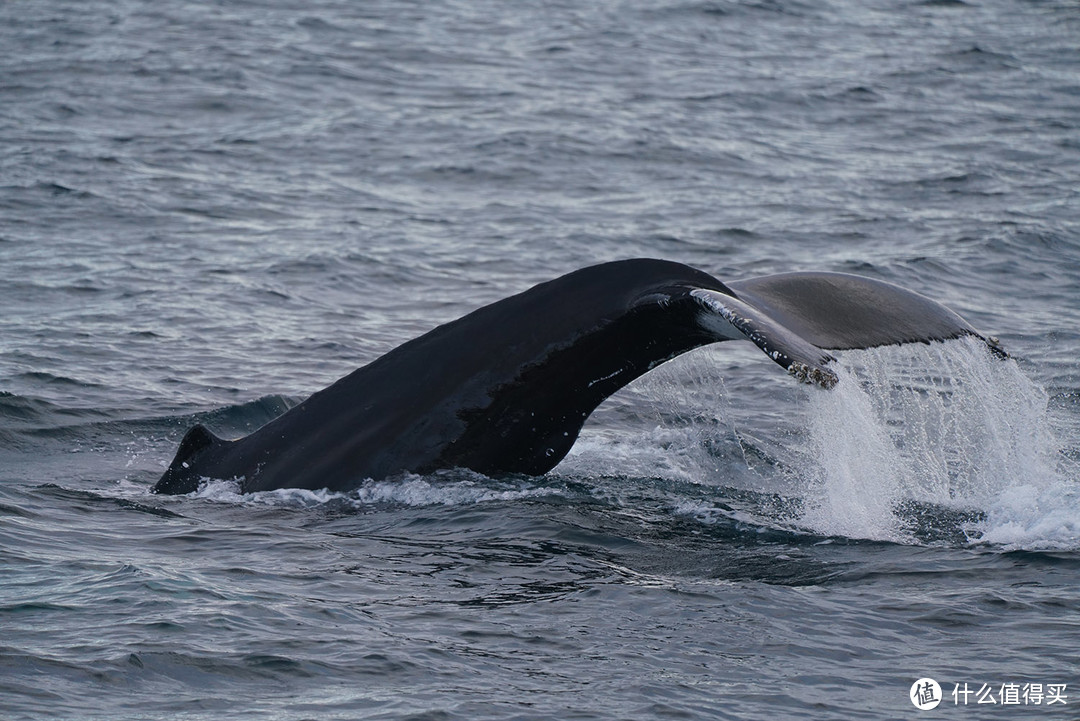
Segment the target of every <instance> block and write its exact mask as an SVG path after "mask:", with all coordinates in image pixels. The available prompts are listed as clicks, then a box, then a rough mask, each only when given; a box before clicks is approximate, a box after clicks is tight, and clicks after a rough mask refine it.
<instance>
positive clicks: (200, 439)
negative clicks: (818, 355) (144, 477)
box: [154, 423, 228, 493]
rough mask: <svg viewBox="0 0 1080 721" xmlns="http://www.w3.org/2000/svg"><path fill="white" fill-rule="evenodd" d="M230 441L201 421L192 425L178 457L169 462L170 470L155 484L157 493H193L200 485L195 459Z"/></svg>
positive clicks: (178, 450)
mask: <svg viewBox="0 0 1080 721" xmlns="http://www.w3.org/2000/svg"><path fill="white" fill-rule="evenodd" d="M226 443H228V441H225V440H222V439H221V438H218V437H217V436H215V435H214V434H213V433H211V432H210V431H209V430H208V429H207V428H206V426H204V425H202V424H201V423H200V424H198V425H195V426H192V428H191V430H189V431H188V432H187V433H186V434H184V439H183V440H182V441H180V447H179V448H177V449H176V457H175V458H173V461H172V463H170V464H169V468H168V470H166V471H165V474H164V475H163V476H162V477H161V480H160V481H158V482H157V485H155V486H154V492H155V493H191V492H192V491H194V490H196V489H197V488H198V485H199V478H200V474H199V473H197V472H196V471H195V470H194V468H193V466H194V464H195V460H196V459H197V458H198V457H199V456H200V455H202V454H203V453H205V452H206V451H207V450H209V449H212V448H216V447H219V446H222V445H224V444H226Z"/></svg>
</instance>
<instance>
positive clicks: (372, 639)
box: [0, 0, 1080, 721]
mask: <svg viewBox="0 0 1080 721" xmlns="http://www.w3.org/2000/svg"><path fill="white" fill-rule="evenodd" d="M631 257H655V258H665V259H669V260H675V261H680V262H683V263H687V264H690V265H693V266H695V267H697V268H701V269H702V270H705V271H707V272H710V273H712V274H714V275H716V276H717V277H718V278H720V279H722V280H723V279H738V278H744V277H749V276H754V275H762V274H768V273H775V272H784V271H792V270H832V271H844V272H853V273H859V274H863V275H866V276H869V277H872V278H879V279H884V280H888V281H892V282H895V283H899V284H901V285H903V286H905V287H908V288H911V289H913V290H916V291H918V292H920V293H923V294H925V295H927V296H930V297H932V298H934V299H937V300H938V301H941V302H942V303H945V304H946V305H948V306H949V307H951V308H953V309H954V310H956V311H957V312H958V313H960V314H961V315H963V316H964V317H965V318H966V319H967V320H968V321H969V322H971V323H972V324H973V325H974V326H975V327H977V328H979V329H980V330H981V331H983V332H985V333H987V334H992V335H995V336H997V337H999V338H1000V339H1001V342H1002V344H1003V345H1004V347H1005V348H1007V349H1008V351H1009V352H1010V353H1011V355H1012V359H1011V360H1008V361H1005V362H1001V361H997V360H994V359H992V358H990V357H989V355H988V354H987V353H986V352H985V350H984V349H982V348H980V347H979V346H978V344H974V343H967V342H949V343H944V344H933V345H930V346H922V345H920V346H909V347H900V348H887V349H877V350H870V351H858V352H848V353H843V354H841V356H840V360H839V365H838V372H839V373H840V375H841V383H840V384H839V385H838V386H837V388H836V389H835V390H834V391H831V392H825V391H818V390H814V389H810V388H807V387H804V386H800V385H798V384H797V383H795V382H793V381H792V379H791V378H789V377H787V376H786V375H785V374H784V373H783V371H782V370H781V369H780V368H778V367H777V366H776V365H775V364H773V363H771V362H770V361H769V360H768V358H766V357H765V356H764V355H762V354H761V353H760V352H759V351H758V350H757V349H756V348H754V347H753V346H752V345H750V344H748V343H735V342H731V343H723V344H719V345H716V346H712V347H708V348H703V349H700V350H698V351H695V352H693V353H691V354H688V355H687V356H684V357H682V358H680V359H677V360H675V361H672V362H671V363H669V364H666V365H664V366H662V367H660V368H658V369H657V370H655V371H654V372H652V373H650V374H648V375H647V376H645V377H643V378H642V379H640V380H639V381H638V382H635V383H634V384H633V385H632V386H630V387H628V388H626V389H624V390H623V391H621V392H620V393H618V394H616V395H615V396H613V397H612V398H611V399H609V401H607V402H606V403H605V404H604V405H603V406H601V408H599V409H598V410H597V412H596V413H595V414H594V416H593V417H592V419H591V420H590V421H589V423H588V424H587V426H586V428H585V430H584V432H583V433H582V436H581V438H580V440H579V441H578V443H577V445H576V446H575V448H574V450H573V452H572V453H571V455H570V456H569V457H567V458H566V460H565V461H563V462H562V463H561V464H560V465H559V466H558V467H557V468H556V469H555V470H554V471H553V472H551V473H549V474H547V475H546V476H543V477H539V478H523V477H510V478H487V477H484V476H480V475H477V474H475V473H469V472H463V471H446V472H441V473H438V474H434V475H431V476H406V477H403V478H397V479H374V480H368V481H366V482H364V483H363V484H362V485H361V486H360V488H359V489H358V490H356V491H355V492H352V493H348V494H330V493H311V492H301V491H277V492H270V493H260V494H253V495H241V494H239V493H237V489H236V487H235V486H234V485H232V484H230V483H227V482H221V481H214V482H210V483H208V484H207V485H206V486H205V487H203V488H202V489H201V490H200V491H198V492H197V493H195V494H192V495H189V496H179V497H161V496H156V495H153V494H151V493H150V492H149V489H150V488H151V486H152V485H153V484H154V482H155V481H156V480H157V478H158V477H159V476H160V475H161V473H162V471H163V470H164V468H165V466H166V465H167V464H168V463H169V461H170V460H171V459H172V457H173V454H174V453H175V451H176V446H177V443H178V441H179V439H180V437H181V436H182V435H183V433H184V432H185V430H186V429H187V428H189V427H190V426H192V425H193V424H195V423H205V424H207V425H208V426H209V427H211V428H212V429H214V430H215V431H216V432H218V433H219V434H221V435H225V436H239V435H242V434H244V433H247V432H249V431H250V430H253V429H254V428H257V427H258V426H260V425H261V424H263V423H265V422H266V421H268V420H269V419H271V418H273V417H274V416H276V415H277V414H279V413H281V412H283V411H284V410H285V409H287V408H288V407H290V406H291V405H293V404H295V403H296V402H298V401H300V400H302V399H303V398H305V397H306V396H307V395H309V394H310V393H312V392H314V391H316V390H318V389H321V388H323V387H325V386H326V385H328V384H329V383H331V382H332V381H334V380H336V379H337V378H339V377H341V376H343V375H345V374H347V373H349V372H351V371H352V370H353V369H355V368H357V367H359V366H361V365H363V364H365V363H367V362H369V361H371V360H373V359H375V358H377V357H378V356H380V355H381V354H382V353H384V352H386V351H388V350H389V349H391V348H393V347H395V346H397V345H398V344H400V343H402V342H405V341H407V340H409V339H411V338H413V337H415V336H416V335H418V334H420V333H422V332H424V331H426V330H429V329H431V328H433V327H435V326H437V325H439V324H440V323H444V322H446V321H449V320H452V319H454V318H456V317H459V316H460V315H462V314H464V313H466V312H468V311H470V310H472V309H474V308H477V307H479V306H481V305H484V304H486V303H489V302H492V301H495V300H497V299H499V298H502V297H505V296H507V295H510V294H512V293H515V292H518V291H521V290H524V289H526V288H528V287H530V286H531V285H533V284H535V283H537V282H540V281H543V280H547V279H550V278H553V277H556V276H558V275H561V274H563V273H566V272H569V271H571V270H574V269H577V268H580V267H583V266H585V265H589V264H593V263H599V262H604V261H609V260H615V259H620V258H631ZM1078 353H1080V6H1078V5H1077V3H1076V2H1073V1H1072V0H1047V1H1040V0H919V1H913V0H902V1H899V2H893V1H890V2H885V1H884V0H870V1H869V2H863V1H856V0H823V1H820V2H804V1H799V0H759V1H751V0H652V1H650V2H644V1H641V0H626V1H600V2H566V1H565V0H551V1H547V2H543V3H509V2H490V1H489V0H468V1H466V0H427V1H425V2H409V1H405V0H393V1H388V0H365V1H364V2H349V1H348V0H314V1H311V2H299V1H298V0H266V1H265V2H261V3H254V2H245V1H242V0H241V1H236V2H224V1H219V2H210V1H193V2H183V3H151V2H143V1H140V0H113V1H110V2H103V1H102V0H85V1H81V2H68V1H64V0H33V2H29V1H27V2H4V3H0V718H2V719H5V720H9V721H17V720H22V719H88V720H97V719H101V720H105V719H108V720H109V721H115V720H118V719H147V720H150V719H154V720H157V719H161V720H166V719H168V720H195V719H286V720H300V719H320V720H322V719H416V720H420V719H424V720H428V721H443V720H445V721H451V720H453V721H457V720H462V721H466V720H468V721H478V720H479V721H483V720H486V719H747V720H751V719H753V720H756V719H762V718H773V719H886V718H890V719H891V718H916V717H918V718H940V719H946V718H979V719H984V718H995V719H997V718H1000V719H1048V720H1049V719H1063V718H1073V719H1074V718H1078V717H1080V661H1078V654H1077V648H1078V647H1080V485H1078V481H1080V473H1078V471H1077V469H1078V464H1080V361H1078V358H1077V356H1078ZM432 362H438V359H432ZM924 678H932V679H935V680H936V681H937V682H938V684H939V685H940V689H941V691H940V697H941V702H940V705H939V706H938V707H937V708H936V709H934V710H931V711H920V710H919V709H917V708H916V707H915V705H913V702H912V700H910V698H909V692H910V691H911V689H912V685H913V684H914V683H915V682H916V681H917V680H919V679H924ZM991 701H993V702H994V704H993V705H990V702H991Z"/></svg>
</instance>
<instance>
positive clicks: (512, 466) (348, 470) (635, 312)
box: [153, 259, 1005, 494]
mask: <svg viewBox="0 0 1080 721" xmlns="http://www.w3.org/2000/svg"><path fill="white" fill-rule="evenodd" d="M960 336H974V337H977V338H980V339H982V340H983V341H985V342H986V344H987V346H988V347H989V349H990V350H991V351H993V352H994V353H996V354H997V355H1000V356H1004V355H1005V354H1004V351H1003V350H1002V349H1001V348H1000V346H999V345H998V343H997V341H996V339H993V338H989V337H986V336H983V335H981V334H980V333H978V332H977V331H976V330H975V329H974V328H972V327H971V326H970V325H968V324H967V322H965V321H964V320H963V319H962V318H961V317H960V316H959V315H957V314H956V313H954V312H952V311H951V310H949V309H947V308H945V307H944V306H942V305H940V304H939V303H937V302H935V301H933V300H931V299H929V298H926V297H924V296H922V295H919V294H917V293H914V292H912V291H909V290H906V289H904V288H901V287H899V286H896V285H893V284H891V283H887V282H884V281H880V280H873V279H870V278H865V277H861V276H856V275H848V274H844V273H826V272H798V273H782V274H779V275H768V276H763V277H757V278H749V279H746V280H739V281H732V282H728V283H723V282H721V281H720V280H718V279H716V278H714V277H712V276H711V275H709V274H707V273H705V272H702V271H700V270H696V269H694V268H691V267H689V266H686V265H682V264H680V263H675V262H670V261H663V260H652V259H635V260H623V261H616V262H611V263H604V264H601V265H595V266H591V267H587V268H583V269H581V270H577V271H574V272H572V273H569V274H567V275H564V276H562V277H559V278H556V279H554V280H550V281H547V282H545V283H541V284H540V285H537V286H535V287H533V288H531V289H529V290H526V291H524V292H522V293H519V294H518V295H514V296H511V297H509V298H506V299H504V300H501V301H498V302H496V303H493V304H491V305H488V306H485V307H482V308H480V309H478V310H475V311H473V312H472V313H469V314H468V315H466V316H464V317H462V318H459V319H458V320H455V321H453V322H450V323H447V324H445V325H442V326H439V327H437V328H435V329H434V330H432V331H430V332H428V333H426V334H425V335H422V336H420V337H419V338H416V339H414V340H411V341H409V342H407V343H405V344H404V345H401V346H399V347H398V348H396V349H394V350H392V351H390V352H389V353H387V354H386V355H384V356H382V357H380V358H378V359H376V360H375V361H373V362H371V363H369V364H368V365H366V366H363V367H361V368H360V369H358V370H356V371H354V372H353V373H351V374H349V375H347V376H345V377H344V378H342V379H340V380H339V381H337V382H336V383H334V384H333V385H331V386H329V387H327V388H325V389H324V390H321V391H319V392H317V393H315V394H314V395H312V396H311V397H310V398H308V399H307V400H305V401H303V402H302V403H300V404H298V405H296V406H294V407H293V408H291V409H289V410H288V411H287V412H285V413H284V414H282V415H280V416H278V417H277V418H275V419H274V420H271V421H270V422H269V423H267V424H266V425H264V426H262V427H261V428H259V429H258V430H256V431H254V432H253V433H251V434H250V435H247V436H245V437H243V438H239V439H237V440H225V439H222V438H218V437H217V436H215V435H214V434H213V433H211V432H210V431H209V430H208V429H207V428H206V427H204V426H202V425H196V426H194V427H193V428H191V429H190V430H189V431H188V432H187V434H186V435H185V436H184V438H183V440H182V441H181V442H180V446H179V448H178V450H177V453H176V457H175V459H174V460H173V461H172V463H171V464H170V465H169V467H168V469H167V470H166V471H165V473H164V475H163V476H162V477H161V479H160V480H159V481H158V482H157V484H156V485H155V486H154V488H153V490H154V492H155V493H170V494H176V493H190V492H192V491H195V490H197V488H198V486H199V484H200V482H202V481H204V480H206V479H211V478H212V479H223V480H236V481H238V482H239V483H240V486H241V489H242V490H243V491H244V492H253V491H265V490H271V489H276V488H307V489H312V490H315V489H321V488H326V489H329V490H332V491H347V490H350V489H353V488H356V487H357V486H359V485H360V483H362V482H363V481H364V480H365V479H369V478H374V479H380V478H385V477H388V476H394V475H397V474H401V473H405V472H414V473H428V472H431V471H434V470H437V469H441V468H453V467H461V468H470V469H472V470H475V471H478V472H480V473H484V474H487V475H499V474H511V473H519V474H526V475H541V474H543V473H546V472H548V471H549V470H551V469H552V468H554V467H555V465H556V464H557V463H558V462H559V461H560V460H562V458H563V457H564V456H565V455H566V454H567V452H569V450H570V447H571V446H572V445H573V444H574V441H575V440H576V439H577V436H578V433H579V432H580V430H581V427H582V425H583V424H584V422H585V419H586V418H588V416H589V414H590V413H592V411H593V410H594V409H595V408H596V407H597V406H598V405H599V404H600V403H601V402H602V401H603V400H604V399H605V398H607V397H608V396H610V395H611V394H612V393H614V392H615V391H617V390H618V389H620V388H622V387H623V386H625V385H626V384H627V383H629V382H630V381H632V380H634V379H635V378H637V377H638V376H640V375H642V374H643V373H646V372H647V371H649V370H650V369H652V368H655V367H656V366H657V365H659V364H661V363H663V362H665V361H667V360H670V359H671V358H674V357H675V356H677V355H679V354H681V353H685V352H686V351H689V350H691V349H693V348H696V347H698V346H701V345H705V344H708V343H715V342H719V341H727V340H736V339H743V340H750V341H751V342H753V343H754V344H756V345H757V346H758V347H759V348H760V349H761V350H762V351H764V352H765V354H766V355H767V356H768V357H769V358H771V359H772V360H773V361H775V362H776V363H777V364H779V365H780V366H781V367H783V368H784V369H786V370H787V372H788V373H789V374H791V375H792V376H794V377H795V378H796V379H798V380H800V381H804V382H806V383H811V384H814V385H816V386H819V387H822V388H831V387H832V386H833V385H835V384H836V382H837V376H836V374H835V373H834V372H833V371H832V370H831V369H830V368H829V364H830V363H831V362H832V361H834V360H835V358H834V357H833V356H832V355H831V354H830V353H829V351H836V350H847V349H856V348H869V347H874V346H881V345H890V344H899V343H916V342H922V343H929V342H931V341H938V340H947V339H951V338H958V337H960Z"/></svg>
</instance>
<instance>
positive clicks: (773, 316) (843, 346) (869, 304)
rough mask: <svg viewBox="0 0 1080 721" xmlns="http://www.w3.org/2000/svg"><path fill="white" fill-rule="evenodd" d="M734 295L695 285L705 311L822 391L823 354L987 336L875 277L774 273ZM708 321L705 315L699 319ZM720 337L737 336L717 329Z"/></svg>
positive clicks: (825, 375)
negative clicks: (720, 319)
mask: <svg viewBox="0 0 1080 721" xmlns="http://www.w3.org/2000/svg"><path fill="white" fill-rule="evenodd" d="M727 285H728V287H729V288H730V289H731V291H732V294H733V295H727V294H725V293H721V292H716V291H712V290H704V289H699V290H694V291H693V292H692V295H693V296H694V297H695V298H697V300H698V302H699V303H700V304H701V305H702V306H703V307H704V308H705V309H706V310H707V311H709V312H710V313H712V314H715V315H716V316H719V317H720V318H722V320H723V321H725V322H726V324H730V325H725V326H724V327H725V328H731V327H733V328H734V330H736V331H738V332H739V333H740V334H741V335H742V337H745V338H747V339H749V340H751V341H753V342H754V343H755V344H757V346H758V347H759V348H761V350H763V351H764V352H765V353H766V355H768V356H769V357H770V358H772V359H773V360H774V361H776V362H777V363H779V364H780V365H781V366H783V367H784V368H786V369H787V371H788V372H789V373H791V374H792V375H793V376H795V377H796V378H798V379H799V380H802V381H805V382H808V383H813V384H815V385H818V386H821V387H823V388H831V387H832V386H833V385H835V384H836V374H835V373H834V372H833V371H832V370H830V369H829V368H828V367H827V365H828V363H830V362H831V361H832V360H835V359H834V358H833V356H832V355H830V354H829V353H828V352H827V351H830V350H855V349H859V348H874V347H877V346H883V345H900V344H904V343H930V342H932V341H944V340H951V339H954V338H959V337H962V336H967V335H970V336H974V337H976V338H980V339H981V340H983V341H984V342H985V343H986V344H987V346H988V348H989V349H990V350H991V351H992V352H993V353H994V354H995V355H997V356H999V357H1001V358H1007V357H1008V355H1007V354H1006V353H1005V351H1004V350H1003V349H1002V348H1001V346H1000V345H999V344H998V342H997V340H996V339H995V338H991V337H986V336H983V335H982V334H980V333H979V332H978V331H976V330H975V329H974V328H972V327H971V326H970V325H968V323H967V321H965V320H964V319H963V318H961V317H960V316H959V315H957V314H956V313H954V312H952V311H951V310H949V309H948V308H946V307H945V306H943V305H941V304H940V303H938V302H936V301H933V300H931V299H929V298H927V297H926V296H923V295H920V294H918V293H915V292H913V291H910V290H907V289H906V288H901V287H900V286H897V285H893V284H892V283H888V282H885V281H881V280H873V279H871V278H864V277H862V276H857V275H848V274H846V273H817V272H804V273H781V274H778V275H768V276H762V277H760V278H750V279H747V280H742V281H735V282H731V283H728V284H727ZM703 323H704V324H705V325H706V326H708V325H709V320H708V318H706V319H704V320H703ZM718 333H719V335H721V336H723V337H725V338H731V337H738V336H733V335H732V334H730V332H727V334H725V331H723V330H718Z"/></svg>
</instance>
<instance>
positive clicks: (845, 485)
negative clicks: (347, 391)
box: [800, 339, 1080, 548]
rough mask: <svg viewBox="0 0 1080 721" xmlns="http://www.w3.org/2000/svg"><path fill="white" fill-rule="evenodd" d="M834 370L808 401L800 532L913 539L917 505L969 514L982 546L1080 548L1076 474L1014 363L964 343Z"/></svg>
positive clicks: (904, 351) (861, 356) (854, 355)
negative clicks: (833, 378) (834, 379)
mask: <svg viewBox="0 0 1080 721" xmlns="http://www.w3.org/2000/svg"><path fill="white" fill-rule="evenodd" d="M837 371H838V374H839V375H840V377H841V382H840V384H838V386H837V388H836V389H834V390H833V391H832V392H811V393H809V395H808V415H807V419H806V422H807V428H808V431H807V434H806V436H805V437H804V441H803V443H804V444H805V447H804V449H803V451H804V453H805V455H806V456H807V457H808V458H809V459H810V460H811V462H810V463H809V464H808V465H807V467H806V468H805V477H804V478H803V482H804V483H805V484H806V489H805V499H804V513H803V516H802V518H801V519H800V522H801V524H802V525H805V526H806V527H808V528H810V529H812V530H814V531H816V532H819V533H827V534H836V535H844V536H848V537H854V538H871V539H881V540H893V541H911V540H914V539H913V536H912V533H911V526H912V523H911V521H912V519H911V518H908V517H905V512H904V509H910V508H912V507H913V505H914V507H918V508H935V507H936V508H940V509H944V510H957V511H966V512H971V513H972V514H973V515H972V516H970V517H975V518H978V519H979V520H977V521H975V522H973V523H971V524H970V526H969V527H968V528H966V529H964V530H965V531H966V532H967V534H968V537H969V538H970V539H971V540H972V541H976V542H990V543H1001V544H1005V545H1009V546H1013V547H1024V548H1029V547H1044V546H1052V547H1076V546H1078V545H1080V534H1078V533H1077V531H1078V528H1080V525H1078V524H1080V503H1078V502H1077V500H1078V499H1077V493H1076V492H1075V490H1074V489H1073V485H1074V479H1075V478H1076V475H1075V468H1074V466H1073V464H1072V463H1070V462H1069V461H1068V460H1067V458H1066V457H1065V456H1064V455H1063V454H1062V453H1061V452H1060V449H1061V440H1060V439H1059V438H1058V436H1057V435H1056V434H1055V431H1054V428H1053V425H1052V423H1051V421H1050V418H1049V415H1048V413H1047V396H1046V393H1045V392H1044V391H1043V390H1042V388H1040V387H1039V386H1038V385H1037V384H1036V383H1034V382H1032V381H1031V380H1030V379H1028V378H1027V377H1026V376H1025V375H1024V373H1023V372H1022V371H1021V370H1020V368H1019V366H1018V365H1017V364H1016V362H1015V361H1012V360H1007V361H1001V360H999V359H997V358H995V357H993V356H992V355H991V354H989V353H988V352H987V351H986V348H985V347H984V346H983V345H982V344H981V343H980V342H979V341H977V340H974V339H965V340H960V341H952V342H948V343H934V344H931V345H909V346H903V347H899V348H879V349H871V350H865V351H853V352H846V353H844V354H842V358H841V360H840V363H839V364H838V367H837ZM1047 504H1051V507H1049V508H1048V507H1046V506H1047Z"/></svg>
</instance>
